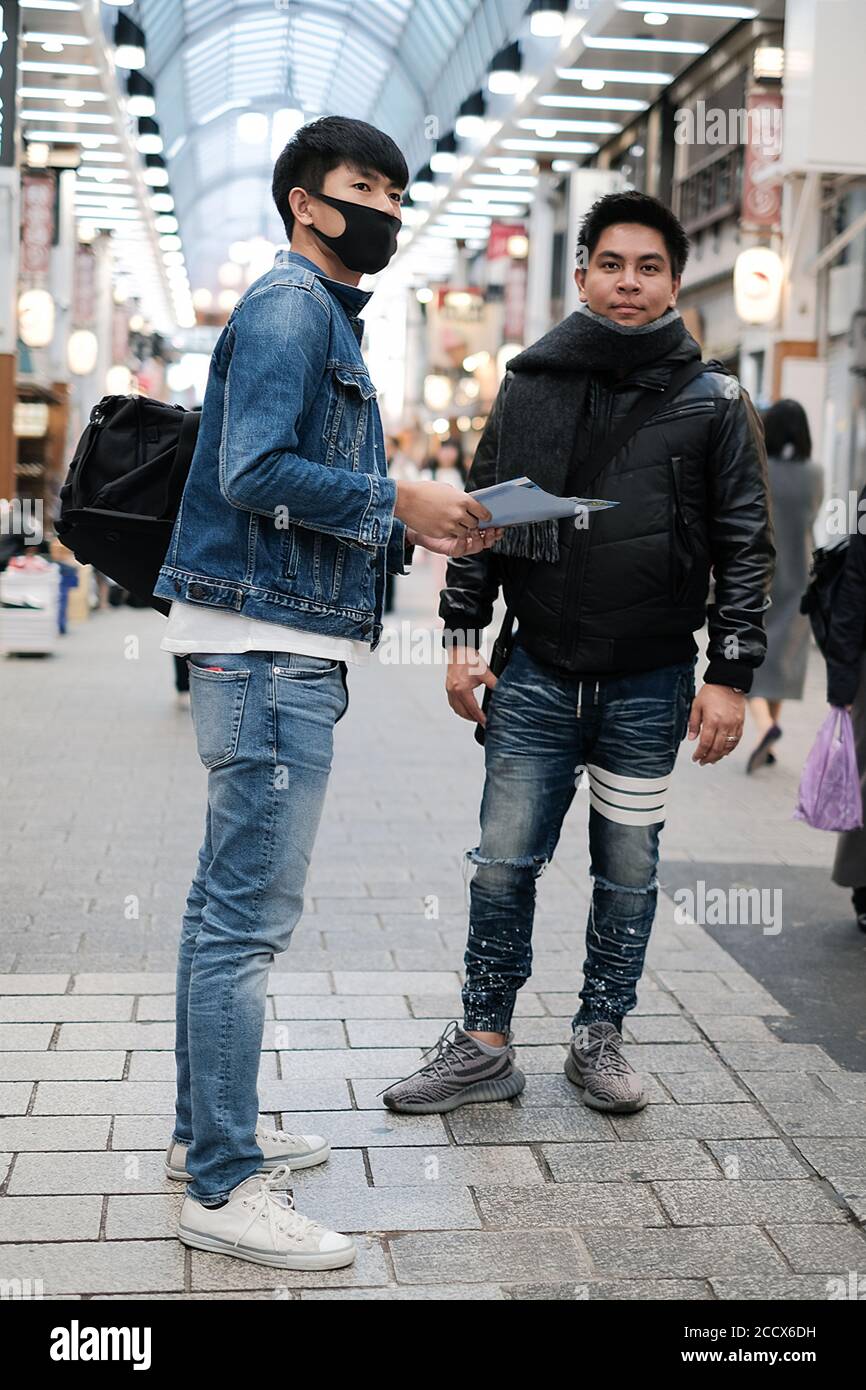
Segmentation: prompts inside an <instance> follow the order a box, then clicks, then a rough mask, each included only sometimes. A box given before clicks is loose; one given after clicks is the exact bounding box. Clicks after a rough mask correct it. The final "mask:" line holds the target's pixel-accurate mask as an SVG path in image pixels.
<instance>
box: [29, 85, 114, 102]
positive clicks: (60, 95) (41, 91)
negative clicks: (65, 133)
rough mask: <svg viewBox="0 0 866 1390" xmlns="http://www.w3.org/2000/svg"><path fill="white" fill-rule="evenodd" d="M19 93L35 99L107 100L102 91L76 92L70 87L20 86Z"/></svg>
mask: <svg viewBox="0 0 866 1390" xmlns="http://www.w3.org/2000/svg"><path fill="white" fill-rule="evenodd" d="M18 95H19V96H20V97H26V98H27V99H28V100H33V101H68V100H69V98H70V97H75V98H76V99H77V98H79V97H80V98H81V100H82V101H105V95H104V93H102V92H76V91H73V90H72V88H70V87H19V88H18Z"/></svg>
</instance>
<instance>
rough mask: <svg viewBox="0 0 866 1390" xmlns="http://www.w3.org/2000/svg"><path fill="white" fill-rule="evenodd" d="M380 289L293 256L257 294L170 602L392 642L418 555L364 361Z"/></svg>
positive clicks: (223, 372) (214, 362)
mask: <svg viewBox="0 0 866 1390" xmlns="http://www.w3.org/2000/svg"><path fill="white" fill-rule="evenodd" d="M371 294H372V291H371V290H361V289H358V288H357V286H354V285H344V284H342V283H341V282H340V281H337V280H331V279H329V278H328V277H327V276H326V275H324V274H323V273H322V271H321V270H320V268H319V267H318V266H317V265H316V264H315V263H314V262H313V261H311V260H309V259H308V258H307V257H306V256H302V255H300V254H299V253H298V252H294V251H289V250H287V249H285V248H281V249H280V250H278V251H277V254H276V256H275V258H274V265H273V268H272V269H271V270H269V271H267V272H266V273H265V274H264V275H262V276H260V277H259V279H257V280H255V281H253V283H252V284H251V285H250V286H249V287H248V288H247V289H246V290H245V291H244V293H243V294H242V295H241V297H240V299H239V300H238V302H237V304H236V305H235V307H234V309H233V310H232V312H231V315H230V317H229V319H228V322H227V323H226V325H225V327H224V328H223V330H222V332H221V333H220V336H219V338H218V339H217V342H216V346H215V347H214V350H213V354H212V356H211V363H210V371H209V374H208V379H207V387H206V389H205V396H204V402H203V405H202V413H201V422H200V424H199V431H198V437H197V439H196V446H195V452H194V454H193V457H192V462H191V464H190V470H189V477H188V479H187V482H186V486H185V488H184V492H183V497H182V499H181V504H180V508H179V510H178V514H177V519H176V521H175V525H174V529H173V531H172V536H171V540H170V542H169V546H168V550H167V552H166V557H165V563H164V564H163V566H162V568H161V569H160V571H159V577H158V579H157V582H156V586H155V588H154V590H153V592H154V594H156V595H157V596H159V597H161V598H165V599H179V600H181V601H182V602H184V603H193V604H203V605H205V606H209V607H212V608H224V609H230V610H232V611H233V612H236V613H242V614H243V615H244V616H245V617H248V618H260V619H263V620H265V621H266V622H277V623H285V625H286V626H287V627H293V628H302V629H305V630H308V631H310V632H320V633H325V634H327V635H328V636H333V637H350V638H355V639H356V640H360V641H368V642H370V644H371V646H372V647H376V646H377V645H378V642H379V639H380V636H381V632H382V602H383V595H384V589H385V571H386V567H387V569H389V570H392V571H393V572H394V573H396V574H403V573H405V559H406V551H407V549H408V547H406V546H405V536H406V528H405V526H404V525H403V523H402V522H401V521H398V520H397V519H396V518H395V516H394V504H395V501H396V497H397V484H396V482H395V481H394V479H393V478H389V477H388V476H387V471H386V460H385V439H384V434H383V431H382V422H381V418H380V415H379V407H378V405H377V404H376V389H375V387H374V386H373V383H372V381H371V380H370V377H369V374H368V372H367V367H366V364H365V362H364V359H363V357H362V356H361V349H360V341H361V337H362V335H363V323H362V321H361V320H360V319H359V318H358V317H357V314H358V311H359V310H360V309H362V308H363V307H364V305H365V304H366V303H367V300H368V299H369V298H370V295H371Z"/></svg>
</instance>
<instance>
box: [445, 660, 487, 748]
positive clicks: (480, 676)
mask: <svg viewBox="0 0 866 1390" xmlns="http://www.w3.org/2000/svg"><path fill="white" fill-rule="evenodd" d="M478 685H486V686H489V687H490V689H491V690H492V689H493V688H494V686H495V685H496V677H495V676H494V674H493V672H492V671H491V669H490V667H489V666H488V665H487V662H486V661H485V660H484V658H483V656H482V655H481V654H480V652H477V651H476V650H475V648H474V647H456V646H455V647H451V648H450V650H449V652H448V671H447V673H446V676H445V693H446V694H447V696H448V703H449V705H450V706H451V708H452V709H453V711H454V713H455V714H459V715H460V718H461V719H471V720H473V721H474V722H475V723H476V724H480V725H481V727H482V728H483V727H484V725H485V724H486V723H487V717H486V715H485V714H484V711H483V710H482V708H481V706H480V705H479V703H478V701H477V700H476V698H475V695H474V693H473V692H474V690H475V687H476V686H478Z"/></svg>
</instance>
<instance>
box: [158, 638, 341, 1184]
mask: <svg viewBox="0 0 866 1390" xmlns="http://www.w3.org/2000/svg"><path fill="white" fill-rule="evenodd" d="M188 665H189V672H190V705H191V710H192V718H193V724H194V727H195V737H196V746H197V749H198V755H199V758H200V760H201V762H202V763H203V764H204V766H205V767H206V768H207V770H208V793H207V818H206V823H205V835H204V840H203V842H202V846H201V849H200V850H199V854H198V867H197V869H196V874H195V877H194V879H193V881H192V885H191V887H190V890H189V894H188V896H187V902H186V911H185V913H184V917H183V925H182V928H181V935H180V945H179V949H178V960H177V1004H176V1010H177V1011H176V1024H175V1060H176V1069H177V1101H176V1116H175V1128H174V1132H173V1138H174V1139H176V1140H177V1141H178V1143H181V1144H188V1145H190V1148H189V1151H188V1153H187V1159H186V1166H187V1171H188V1172H189V1174H190V1177H191V1181H190V1183H189V1186H188V1188H187V1191H188V1193H189V1195H190V1197H194V1198H195V1199H196V1200H197V1201H201V1202H203V1203H204V1204H205V1205H214V1204H215V1203H217V1202H220V1201H222V1200H223V1199H224V1198H226V1197H228V1195H229V1193H230V1191H231V1190H232V1188H234V1187H237V1185H238V1183H240V1182H243V1181H244V1179H245V1178H248V1177H250V1176H251V1174H253V1173H255V1172H256V1171H257V1170H258V1169H259V1168H260V1167H261V1164H262V1161H263V1157H264V1155H263V1154H262V1151H261V1149H260V1148H259V1145H258V1144H257V1143H256V1138H255V1128H256V1122H257V1120H258V1113H259V1103H258V1091H257V1083H258V1071H259V1061H260V1057H261V1049H262V1037H263V1033H264V1024H265V1003H266V995H267V985H268V971H269V969H270V966H271V963H272V962H273V959H274V956H275V955H276V954H277V952H280V951H285V950H286V948H287V947H288V945H289V942H290V940H291V936H292V932H293V931H294V929H295V926H296V925H297V922H298V919H299V918H300V916H301V912H302V911H303V906H304V883H305V881H306V877H307V870H308V868H309V863H310V856H311V854H312V850H313V844H314V842H315V838H316V831H317V829H318V826H319V820H320V818H321V814H322V807H323V804H324V800H325V790H326V788H327V784H328V775H329V773H330V769H331V755H332V748H333V730H334V724H335V723H336V722H337V720H338V719H341V718H342V717H343V714H344V713H345V711H346V707H347V705H348V701H349V696H348V687H347V685H346V680H345V677H346V668H345V664H344V663H343V662H340V661H332V660H330V658H326V657H321V656H299V655H297V654H296V653H294V652H267V651H248V652H240V653H234V654H229V653H217V652H215V653H210V652H207V653H202V652H196V653H195V654H194V655H191V656H190V657H189V658H188ZM208 666H218V667H221V668H222V669H221V670H219V671H209V670H207V669H206V667H208Z"/></svg>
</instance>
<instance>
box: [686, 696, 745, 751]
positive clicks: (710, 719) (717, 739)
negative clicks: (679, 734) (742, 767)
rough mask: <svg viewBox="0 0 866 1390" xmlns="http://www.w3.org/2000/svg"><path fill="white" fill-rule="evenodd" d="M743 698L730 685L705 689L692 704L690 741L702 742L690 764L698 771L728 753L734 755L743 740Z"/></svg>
mask: <svg viewBox="0 0 866 1390" xmlns="http://www.w3.org/2000/svg"><path fill="white" fill-rule="evenodd" d="M745 715H746V697H745V695H741V694H739V693H738V692H737V691H735V690H732V689H731V687H730V686H729V685H704V686H702V687H701V690H700V692H699V694H698V695H696V696H695V698H694V700H693V701H692V712H691V715H690V717H689V738H697V736H698V733H699V732H700V735H701V741H700V743H699V744H698V746H697V748H696V749H695V751H694V753H693V754H692V762H693V763H698V764H699V766H700V767H704V766H706V764H707V763H717V762H718V761H719V759H720V758H724V757H725V755H726V754H727V753H733V751H734V749H735V748H736V746H737V744H738V743H739V741H740V739H741V738H742V736H743V721H744V719H745Z"/></svg>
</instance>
